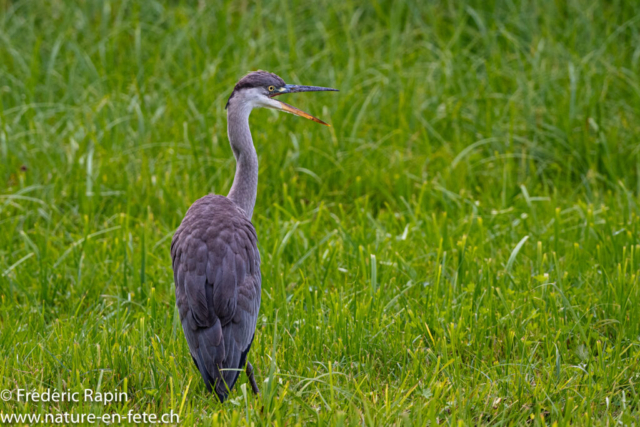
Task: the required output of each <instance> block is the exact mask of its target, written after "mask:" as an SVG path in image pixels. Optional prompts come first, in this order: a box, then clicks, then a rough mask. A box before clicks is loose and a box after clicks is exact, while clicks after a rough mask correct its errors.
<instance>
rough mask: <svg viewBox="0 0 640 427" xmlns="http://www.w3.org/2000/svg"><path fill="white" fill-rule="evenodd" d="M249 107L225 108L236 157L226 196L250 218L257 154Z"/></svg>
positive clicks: (256, 189)
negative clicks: (250, 127)
mask: <svg viewBox="0 0 640 427" xmlns="http://www.w3.org/2000/svg"><path fill="white" fill-rule="evenodd" d="M250 113H251V108H250V107H249V106H248V105H246V104H240V105H235V104H234V103H232V104H231V105H229V107H228V110H227V134H228V136H229V143H230V144H231V149H232V150H233V155H234V156H235V158H236V163H237V164H236V174H235V176H234V178H233V185H232V186H231V190H229V195H228V196H227V197H228V198H229V199H230V200H231V201H232V202H234V203H235V204H236V205H238V206H239V207H240V208H242V210H244V212H245V213H246V215H247V217H248V218H249V219H251V216H252V215H253V208H254V207H255V204H256V195H257V193H258V154H257V153H256V149H255V147H254V146H253V139H252V138H251V130H250V129H249V114H250Z"/></svg>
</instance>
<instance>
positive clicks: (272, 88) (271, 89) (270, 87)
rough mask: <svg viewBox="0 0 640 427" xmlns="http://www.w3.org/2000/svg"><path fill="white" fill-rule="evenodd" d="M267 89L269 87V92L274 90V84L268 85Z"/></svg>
mask: <svg viewBox="0 0 640 427" xmlns="http://www.w3.org/2000/svg"><path fill="white" fill-rule="evenodd" d="M268 89H269V92H273V91H274V90H276V88H275V87H274V86H269V87H268Z"/></svg>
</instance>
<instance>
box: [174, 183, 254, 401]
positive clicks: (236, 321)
mask: <svg viewBox="0 0 640 427" xmlns="http://www.w3.org/2000/svg"><path fill="white" fill-rule="evenodd" d="M171 258H172V263H173V274H174V281H175V285H176V305H177V306H178V311H179V313H180V321H181V322H182V328H183V330H184V334H185V338H186V340H187V343H188V345H189V350H190V352H191V356H192V357H193V360H194V362H195V363H196V366H197V367H198V370H199V371H200V373H201V375H202V379H203V380H204V382H205V384H206V386H207V388H208V389H209V390H211V389H213V390H214V391H215V392H216V394H217V395H218V397H219V398H220V400H221V401H224V399H225V398H226V396H227V394H228V390H230V389H231V388H232V387H233V385H234V384H235V382H236V379H237V377H238V373H239V370H240V369H242V367H243V366H242V365H244V362H245V360H246V355H247V352H248V351H249V348H250V346H251V343H252V341H253V336H254V333H255V327H256V322H257V319H258V311H259V308H260V288H261V277H260V254H259V253H258V247H257V236H256V232H255V229H254V227H253V225H252V224H251V221H249V220H248V219H247V218H246V217H245V215H244V212H243V211H242V210H240V209H239V208H238V207H237V206H236V205H235V204H234V203H233V202H231V201H230V200H229V199H227V198H226V197H222V196H211V195H210V196H205V197H203V198H202V199H200V200H198V201H196V202H195V203H194V204H193V205H192V206H191V208H189V211H188V212H187V215H186V216H185V218H184V220H183V221H182V224H181V225H180V227H179V228H178V230H177V231H176V233H175V235H174V236H173V240H172V242H171Z"/></svg>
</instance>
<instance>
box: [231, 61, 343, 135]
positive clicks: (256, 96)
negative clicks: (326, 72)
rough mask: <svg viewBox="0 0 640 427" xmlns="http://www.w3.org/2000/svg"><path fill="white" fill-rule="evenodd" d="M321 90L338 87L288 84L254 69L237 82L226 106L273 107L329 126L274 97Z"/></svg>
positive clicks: (272, 75)
mask: <svg viewBox="0 0 640 427" xmlns="http://www.w3.org/2000/svg"><path fill="white" fill-rule="evenodd" d="M320 91H338V89H331V88H328V87H320V86H303V85H288V84H286V83H285V82H284V80H282V79H281V78H280V77H279V76H277V75H275V74H273V73H269V72H267V71H254V72H252V73H249V74H247V75H246V76H244V77H243V78H241V79H240V81H239V82H238V83H236V86H235V87H234V88H233V92H231V96H230V97H229V100H228V101H227V105H226V107H225V108H229V107H230V106H233V107H234V108H235V107H238V108H248V109H249V110H252V109H254V108H261V107H262V108H271V109H273V110H278V111H284V112H287V113H291V114H295V115H296V116H300V117H304V118H305V119H309V120H313V121H314V122H316V123H320V124H323V125H326V126H329V125H328V124H327V123H325V122H323V121H322V120H320V119H318V118H316V117H313V116H312V115H311V114H308V113H305V112H304V111H302V110H298V109H297V108H295V107H293V106H291V105H289V104H285V103H284V102H280V101H278V100H276V99H274V98H275V97H276V96H280V95H284V94H287V93H295V92H320Z"/></svg>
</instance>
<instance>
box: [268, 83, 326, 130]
mask: <svg viewBox="0 0 640 427" xmlns="http://www.w3.org/2000/svg"><path fill="white" fill-rule="evenodd" d="M325 91H331V92H338V89H332V88H328V87H320V86H303V85H286V86H284V87H282V88H280V91H279V92H278V93H276V94H273V95H272V96H271V98H274V97H276V96H279V95H284V94H286V93H296V92H325ZM278 102H280V101H278ZM280 109H281V110H282V111H286V112H287V113H291V114H295V115H296V116H300V117H304V118H305V119H309V120H313V121H314V122H316V123H320V124H321V125H325V126H331V125H329V124H327V123H325V122H323V121H322V120H320V119H319V118H317V117H313V116H312V115H311V114H309V113H305V112H304V111H302V110H298V109H297V108H296V107H293V106H291V105H289V104H286V103H284V102H280Z"/></svg>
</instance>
